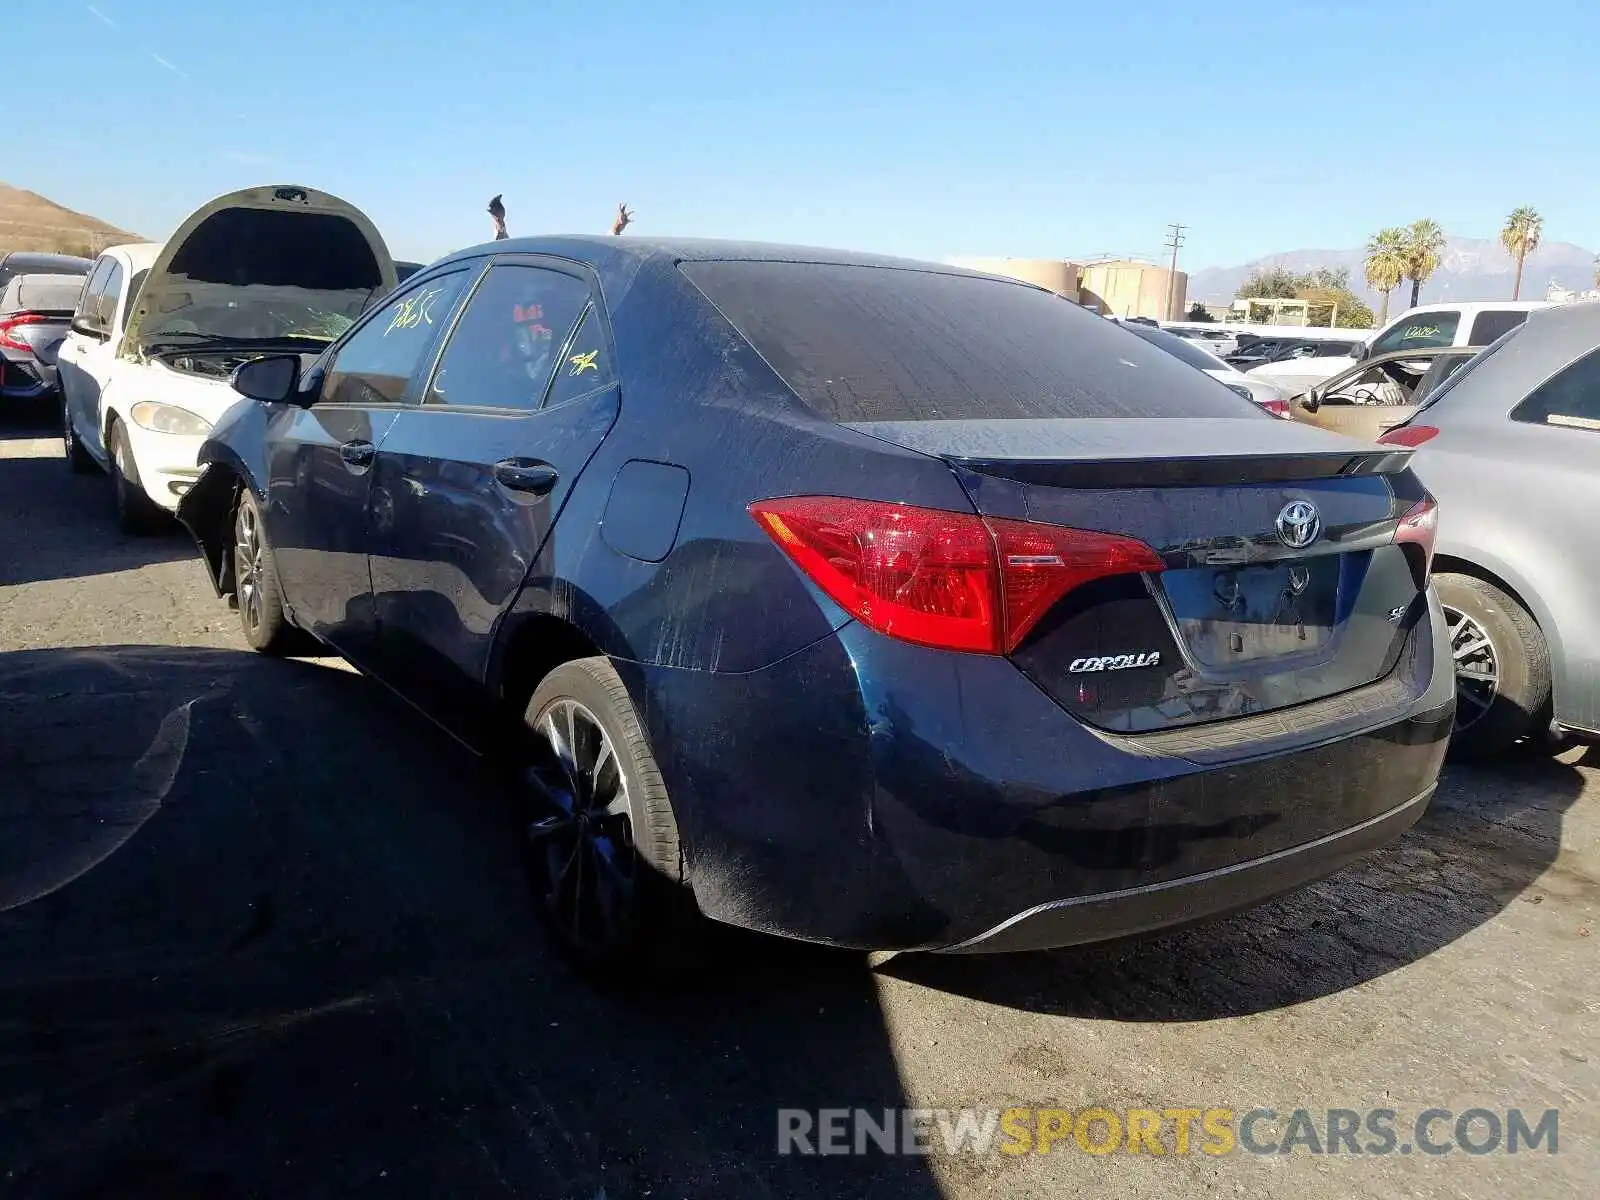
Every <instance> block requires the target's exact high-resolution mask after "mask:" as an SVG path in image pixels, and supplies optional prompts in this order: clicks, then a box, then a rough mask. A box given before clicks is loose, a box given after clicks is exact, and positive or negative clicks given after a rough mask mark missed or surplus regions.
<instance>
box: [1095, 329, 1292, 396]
mask: <svg viewBox="0 0 1600 1200" xmlns="http://www.w3.org/2000/svg"><path fill="white" fill-rule="evenodd" d="M1125 328H1126V329H1127V331H1128V332H1129V333H1131V334H1133V335H1134V336H1136V337H1141V338H1143V339H1144V340H1145V341H1147V342H1149V343H1150V344H1151V345H1152V346H1159V347H1161V349H1163V350H1165V351H1166V352H1167V353H1168V354H1170V355H1172V356H1173V357H1174V358H1176V359H1178V360H1179V361H1180V362H1186V363H1188V364H1189V365H1190V366H1191V367H1194V368H1195V369H1196V370H1199V371H1204V372H1205V373H1206V374H1207V375H1209V376H1211V378H1213V379H1215V380H1216V381H1217V382H1218V383H1220V384H1222V385H1223V386H1225V387H1226V388H1228V390H1229V391H1232V392H1234V393H1236V394H1237V395H1240V396H1243V397H1244V398H1245V399H1246V400H1251V401H1254V402H1255V403H1256V404H1259V405H1260V406H1261V407H1262V408H1264V409H1266V410H1267V411H1268V412H1270V413H1272V414H1273V415H1274V416H1279V417H1285V416H1288V415H1289V414H1288V405H1287V403H1286V402H1285V396H1284V393H1283V390H1282V389H1281V388H1278V387H1276V386H1275V385H1273V384H1270V383H1266V382H1264V381H1263V380H1259V379H1252V378H1251V377H1250V376H1248V375H1246V374H1245V373H1244V372H1243V371H1239V370H1236V369H1235V368H1234V367H1231V366H1229V365H1228V364H1227V363H1225V362H1223V361H1222V360H1221V359H1220V358H1218V357H1217V356H1216V355H1215V354H1213V353H1211V351H1209V350H1207V349H1205V348H1204V346H1202V345H1199V344H1197V343H1196V342H1194V341H1192V340H1190V339H1189V338H1182V337H1179V336H1177V335H1176V334H1174V333H1169V332H1168V331H1167V330H1165V329H1152V328H1151V327H1150V326H1148V325H1128V326H1125Z"/></svg>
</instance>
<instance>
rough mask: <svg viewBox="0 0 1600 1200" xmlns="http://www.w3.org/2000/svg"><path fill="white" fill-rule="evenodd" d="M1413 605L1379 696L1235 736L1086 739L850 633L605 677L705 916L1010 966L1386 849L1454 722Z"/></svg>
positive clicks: (1427, 790)
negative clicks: (755, 658) (711, 663)
mask: <svg viewBox="0 0 1600 1200" xmlns="http://www.w3.org/2000/svg"><path fill="white" fill-rule="evenodd" d="M1430 611H1431V614H1432V617H1433V619H1432V620H1431V621H1430V623H1429V625H1428V626H1427V627H1423V628H1419V630H1418V632H1417V635H1416V636H1415V637H1414V638H1413V639H1412V642H1413V645H1412V648H1411V649H1409V650H1408V651H1406V652H1405V653H1403V654H1402V657H1401V662H1400V664H1399V665H1398V666H1397V667H1396V671H1395V674H1394V675H1393V676H1391V677H1390V679H1388V680H1385V681H1383V682H1381V683H1378V684H1374V685H1371V686H1370V687H1369V688H1363V689H1358V690H1357V691H1356V692H1352V693H1347V694H1345V695H1344V696H1341V697H1338V698H1335V699H1332V700H1330V701H1328V702H1322V704H1321V707H1320V708H1318V707H1314V706H1305V707H1306V709H1307V712H1306V713H1304V714H1300V715H1298V716H1297V715H1296V710H1284V711H1283V712H1282V713H1280V714H1277V715H1272V716H1268V717H1264V718H1262V719H1260V722H1259V724H1258V725H1255V726H1250V727H1249V730H1248V731H1249V737H1248V738H1245V739H1243V740H1241V739H1240V738H1239V737H1238V736H1237V734H1236V733H1228V734H1224V733H1223V731H1222V730H1221V729H1220V728H1213V729H1211V730H1209V731H1201V730H1193V731H1185V732H1184V733H1183V735H1182V736H1181V737H1168V738H1165V739H1163V738H1161V737H1156V738H1150V739H1144V740H1142V741H1140V742H1138V743H1137V744H1135V743H1134V741H1133V740H1131V739H1127V738H1118V737H1111V736H1107V735H1103V734H1098V733H1096V732H1094V731H1092V730H1090V729H1088V728H1087V727H1085V726H1084V725H1082V724H1080V723H1079V722H1077V721H1075V720H1074V719H1073V718H1071V717H1070V716H1069V715H1068V714H1067V713H1066V712H1065V711H1063V710H1062V709H1061V708H1060V707H1058V706H1057V705H1056V704H1055V703H1053V702H1052V701H1051V700H1050V699H1049V698H1048V697H1046V696H1045V695H1044V693H1043V692H1041V691H1040V690H1039V689H1038V688H1037V687H1036V686H1035V685H1034V684H1033V683H1032V682H1030V681H1029V680H1028V679H1027V678H1026V677H1025V676H1024V675H1023V674H1022V673H1021V672H1020V671H1018V670H1017V669H1016V668H1015V667H1014V666H1013V665H1012V664H1011V663H1010V662H1008V661H1006V660H1004V659H997V658H988V657H985V656H979V655H959V654H945V653H940V652H937V651H929V650H923V649H920V648H917V647H913V646H907V645H904V644H902V643H896V642H891V641H889V640H888V639H885V638H882V637H879V636H878V635H876V634H873V633H871V632H870V631H868V630H865V629H863V628H861V627H860V626H858V625H847V626H845V627H844V628H843V629H841V630H839V631H838V632H837V633H836V634H834V635H832V636H829V637H827V638H825V639H823V640H822V641H820V642H818V643H816V644H814V645H813V646H811V647H810V648H808V649H806V650H803V651H801V652H799V653H797V654H794V655H791V656H790V657H788V658H786V659H784V660H783V661H781V662H779V663H776V664H774V665H772V666H770V667H767V668H764V669H762V670H758V671H751V672H745V673H741V674H717V673H713V672H706V671H692V670H684V669H681V668H668V667H659V666H646V665H642V664H637V663H627V662H618V663H617V664H616V665H617V667H618V670H619V671H620V672H621V674H622V675H623V678H624V680H625V682H626V683H627V685H628V687H629V690H630V692H631V693H632V696H633V699H634V703H635V705H636V707H637V709H638V711H639V712H640V714H641V715H642V717H643V718H644V720H645V723H646V728H647V733H648V736H649V738H650V742H651V745H652V747H653V749H654V751H655V754H656V758H657V761H658V764H659V765H660V768H661V771H662V775H663V778H664V780H665V782H666V784H667V787H668V790H669V792H670V794H671V796H672V799H673V807H674V811H675V813H676V815H677V818H678V824H679V829H680V833H681V834H682V837H683V842H684V844H685V848H686V852H687V858H688V866H689V875H690V879H691V882H692V883H693V886H694V891H695V896H696V899H697V900H698V902H699V904H700V906H701V908H702V910H703V911H705V912H706V913H707V915H709V916H711V917H713V918H715V919H718V920H721V921H725V922H728V923H730V924H735V925H741V926H745V927H748V928H753V929H758V930H762V931H764V932H770V933H777V934H782V935H785V936H789V937H796V938H802V939H805V940H809V941H817V942H823V943H827V944H832V945H841V946H850V947H856V948H861V949H876V950H891V949H894V950H961V951H988V950H1013V949H1023V948H1041V947H1045V946H1060V945H1071V944H1074V943H1080V942H1088V941H1097V940H1102V939H1109V938H1116V937H1121V936H1125V935H1128V934H1131V933H1138V932H1144V931H1148V930H1152V929H1157V928H1161V927H1163V926H1166V925H1171V924H1176V923H1181V922H1184V921H1188V920H1190V919H1193V918H1196V917H1201V916H1206V915H1211V914H1215V913H1220V912H1224V911H1228V910H1231V909H1235V908H1238V907H1241V906H1245V905H1249V904H1254V903H1256V902H1258V901H1261V900H1264V899H1267V898H1268V897H1270V896H1272V895H1274V894H1277V893H1279V892H1282V891H1285V890H1289V889H1292V888H1294V887H1298V886H1300V885H1301V884H1303V883H1305V882H1308V881H1310V880H1312V879H1315V878H1317V877H1318V876H1321V875H1325V874H1328V873H1330V872H1332V871H1335V870H1338V869H1339V868H1340V867H1341V866H1343V865H1344V864H1345V863H1347V862H1349V861H1350V860H1351V859H1353V858H1355V857H1357V856H1358V855H1360V854H1363V853H1366V852H1367V851H1369V850H1371V849H1374V848H1376V847H1377V846H1380V845H1382V844H1384V843H1385V842H1387V841H1389V840H1391V839H1393V838H1395V837H1398V836H1399V835H1400V834H1401V833H1403V832H1404V831H1405V829H1406V828H1408V827H1409V826H1410V825H1411V824H1412V823H1413V822H1414V821H1415V820H1416V819H1417V817H1418V815H1420V813H1421V812H1422V811H1423V809H1424V808H1425V807H1426V804H1427V798H1428V797H1429V795H1431V793H1432V789H1433V787H1434V785H1435V783H1436V781H1437V778H1438V773H1439V768H1440V765H1441V763H1442V761H1443V758H1444V753H1445V748H1446V746H1447V744H1448V740H1449V736H1450V729H1451V720H1452V716H1453V712H1454V677H1453V673H1452V670H1451V664H1450V658H1449V654H1448V648H1447V647H1446V646H1445V645H1444V642H1443V630H1444V622H1443V619H1442V616H1441V615H1440V614H1439V612H1438V607H1437V601H1431V602H1430ZM1246 720H1247V721H1248V720H1252V719H1248V718H1247V719H1246ZM1228 724H1229V725H1230V726H1232V725H1234V724H1235V723H1233V722H1229V723H1228ZM1219 725H1220V723H1219Z"/></svg>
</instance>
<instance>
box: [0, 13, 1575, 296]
mask: <svg viewBox="0 0 1600 1200" xmlns="http://www.w3.org/2000/svg"><path fill="white" fill-rule="evenodd" d="M4 28H5V40H6V45H7V48H6V53H5V81H4V91H5V95H6V97H7V100H6V103H5V106H4V107H5V110H6V111H7V113H8V115H11V116H12V117H13V120H11V121H8V122H7V126H8V129H9V138H8V152H7V154H6V156H5V158H6V163H5V165H4V166H3V167H0V179H4V180H5V181H6V182H8V183H12V184H14V185H16V186H20V187H25V188H30V189H32V190H34V191H38V192H41V193H43V194H44V195H47V196H49V197H50V198H51V199H54V200H56V201H58V202H60V203H63V204H66V205H68V206H69V207H72V208H78V209H81V210H84V211H88V212H92V213H94V214H95V215H97V216H100V217H103V218H105V219H107V220H110V221H113V222H115V223H117V224H119V225H122V226H124V227H126V228H130V229H133V230H136V231H138V232H139V233H142V234H144V235H146V236H149V237H152V238H161V237H164V236H165V235H166V234H167V233H168V232H170V231H171V229H172V228H173V227H174V226H175V225H176V223H177V222H178V221H179V220H180V219H181V218H182V217H183V216H184V215H185V214H186V213H187V212H189V211H190V210H191V209H193V208H194V207H196V206H197V205H199V204H200V203H201V202H203V201H205V200H207V199H209V198H211V197H212V196H214V195H217V194H219V193H221V192H224V191H228V190H231V189H233V188H235V187H243V186H247V185H251V184H257V183H266V182H289V181H292V182H298V183H303V184H306V185H308V186H312V187H317V188H322V189H325V190H328V191H332V192H335V193H337V194H339V195H341V196H343V197H345V198H346V199H348V200H350V201H352V202H354V203H355V204H357V205H359V206H360V207H362V208H363V209H365V210H366V211H367V212H368V213H369V214H371V216H372V217H373V218H374V219H375V220H376V221H377V223H378V225H379V228H380V229H382V230H383V232H384V234H385V236H386V238H387V239H388V241H389V243H390V247H391V249H392V250H393V251H394V252H395V254H396V256H397V257H410V258H418V259H424V260H425V259H429V258H432V257H434V256H436V255H438V254H440V253H443V252H445V251H448V250H451V249H454V248H456V247H458V246H461V245H466V244H471V243H475V242H479V241H482V240H484V239H485V238H486V237H487V236H488V229H489V226H488V222H487V218H485V217H484V215H483V206H484V204H485V202H486V201H487V199H488V197H489V196H490V195H491V194H492V193H494V192H503V193H505V197H506V205H507V207H508V208H509V210H510V225H511V228H512V232H513V233H514V234H515V233H534V232H570V231H595V232H599V231H601V230H603V229H604V228H605V227H606V226H607V225H608V224H609V221H610V217H611V214H612V211H613V209H614V207H615V205H616V203H617V202H618V201H619V200H626V201H627V202H628V203H629V204H630V205H631V206H632V207H633V208H634V209H635V210H636V213H637V219H636V224H635V225H634V227H633V230H632V232H635V233H638V234H641V235H642V234H653V233H664V234H665V233H671V234H694V235H707V236H733V237H754V238H763V239H770V240H782V241H796V242H806V243H814V244H820V245H833V246H846V247H852V248H861V249H873V250H881V251H886V252H890V253H900V254H910V255H915V256H920V257H930V258H945V257H948V256H951V255H957V254H997V255H999V254H1009V255H1022V256H1040V257H1060V256H1066V255H1071V254H1074V253H1077V254H1082V253H1086V252H1092V251H1115V252H1120V253H1141V254H1145V255H1154V254H1159V253H1160V246H1161V242H1162V240H1163V237H1164V229H1163V226H1164V225H1165V224H1166V223H1167V222H1169V221H1174V220H1178V221H1183V222H1184V223H1186V224H1187V225H1189V226H1190V232H1189V234H1188V238H1189V240H1188V243H1187V245H1186V247H1185V249H1184V265H1185V266H1187V267H1190V268H1191V269H1194V268H1198V267H1203V266H1209V265H1221V264H1229V263H1235V262H1240V261H1243V260H1245V259H1248V258H1252V257H1255V256H1257V255H1260V254H1265V253H1269V252H1272V251H1275V250H1284V249H1292V248H1298V247H1339V246H1348V245H1354V244H1356V243H1358V242H1360V241H1362V240H1364V239H1365V237H1366V236H1367V235H1368V234H1370V233H1371V232H1372V231H1373V230H1375V229H1376V228H1378V227H1380V226H1382V225H1386V224H1399V223H1402V222H1406V221H1409V220H1412V219H1414V218H1416V217H1419V216H1424V215H1428V216H1432V217H1434V218H1435V219H1437V220H1438V221H1439V222H1440V223H1441V224H1442V225H1443V226H1444V228H1445V229H1446V231H1447V232H1449V233H1452V234H1459V235H1465V236H1480V237H1481V236H1493V235H1494V234H1495V233H1496V232H1497V231H1498V229H1499V225H1500V223H1501V221H1502V220H1503V218H1504V216H1505V214H1506V213H1507V212H1508V211H1509V210H1510V209H1511V208H1513V207H1514V206H1516V205H1518V204H1532V205H1534V206H1535V207H1537V208H1538V209H1539V210H1540V211H1541V212H1542V213H1543V214H1544V217H1545V237H1546V240H1548V241H1571V242H1577V243H1579V244H1581V245H1585V246H1590V247H1600V153H1597V151H1600V120H1597V119H1596V114H1597V111H1600V92H1597V87H1596V83H1595V78H1596V74H1595V62H1596V54H1597V47H1600V5H1596V4H1595V3H1594V0H1537V2H1535V3H1530V4H1526V5H1523V6H1520V7H1519V6H1517V5H1509V6H1508V5H1507V4H1505V3H1503V2H1501V3H1494V4H1491V3H1487V2H1486V0H1455V2H1453V3H1447V2H1442V0H1440V2H1434V3H1419V2H1416V0H1385V2H1382V3H1374V2H1371V0H1357V2H1354V3H1342V4H1320V5H1310V4H1306V3H1296V2H1295V0H1278V2H1262V0H1228V2H1227V3H1217V4H1208V3H1205V2H1204V0H1181V2H1173V0H1149V2H1147V3H1143V4H1109V3H1094V4H1082V3H1017V2H1005V0H967V2H963V3H953V2H947V0H927V2H921V3H912V2H911V0H902V2H901V3H893V4H881V5H874V4H871V3H865V2H863V3H845V2H841V0H809V2H808V3H806V4H803V5H800V4H782V3H779V2H777V0H745V2H743V3H713V2H709V0H707V2H698V3H696V2H684V3H677V4H670V3H664V2H660V0H658V2H657V3H635V2H632V0H611V2H609V3H608V2H605V0H600V2H596V0H587V2H586V3H582V4H578V3H571V2H567V3H553V2H549V0H490V2H489V3H484V4H472V5H466V4H461V3H419V2H416V0H387V2H385V3H379V2H378V0H365V2H364V3H363V2H358V0H320V2H317V3H312V2H309V0H267V2H266V3H251V4H244V3H238V2H237V0H220V2H219V0H207V2H201V0H100V2H99V3H97V4H95V5H94V6H93V7H92V8H91V7H90V6H88V5H84V4H80V3H75V2H73V0H50V2H48V3H19V4H16V5H12V6H10V7H9V9H8V12H7V14H6V19H5V24H4ZM46 116H49V117H52V118H54V120H55V121H56V122H57V128H58V130H59V133H58V134H57V136H56V139H55V141H54V144H53V145H52V141H51V138H50V136H49V135H48V134H47V133H45V132H44V130H43V128H42V120H43V118H44V117H46ZM18 117H20V118H21V119H20V120H18V119H16V118H18Z"/></svg>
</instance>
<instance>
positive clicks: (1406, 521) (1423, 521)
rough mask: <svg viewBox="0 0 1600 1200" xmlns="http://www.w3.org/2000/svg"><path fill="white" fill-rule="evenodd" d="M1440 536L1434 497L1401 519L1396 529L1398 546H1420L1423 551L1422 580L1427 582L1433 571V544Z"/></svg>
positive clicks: (1409, 511)
mask: <svg viewBox="0 0 1600 1200" xmlns="http://www.w3.org/2000/svg"><path fill="white" fill-rule="evenodd" d="M1438 536H1439V504H1438V501H1436V500H1435V499H1434V498H1433V497H1432V496H1424V497H1423V498H1422V499H1421V500H1418V501H1417V502H1416V503H1415V504H1413V505H1412V506H1411V507H1410V508H1409V509H1407V510H1406V515H1405V516H1403V517H1401V518H1400V524H1399V525H1397V526H1396V527H1395V531H1394V542H1395V545H1397V546H1418V547H1420V548H1421V549H1422V580H1423V582H1424V583H1426V582H1427V580H1428V576H1429V574H1430V573H1431V572H1432V571H1433V544H1434V542H1435V541H1436V540H1437V539H1438Z"/></svg>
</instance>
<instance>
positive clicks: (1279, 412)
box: [1261, 400, 1293, 420]
mask: <svg viewBox="0 0 1600 1200" xmlns="http://www.w3.org/2000/svg"><path fill="white" fill-rule="evenodd" d="M1261 407H1262V408H1264V409H1266V410H1267V411H1268V412H1269V413H1271V414H1272V415H1273V416H1275V417H1285V418H1288V419H1290V420H1293V418H1292V417H1289V402H1288V401H1287V400H1263V401H1262V402H1261Z"/></svg>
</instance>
